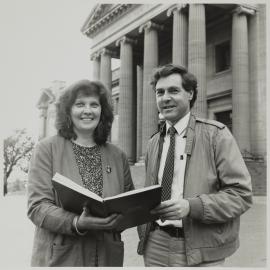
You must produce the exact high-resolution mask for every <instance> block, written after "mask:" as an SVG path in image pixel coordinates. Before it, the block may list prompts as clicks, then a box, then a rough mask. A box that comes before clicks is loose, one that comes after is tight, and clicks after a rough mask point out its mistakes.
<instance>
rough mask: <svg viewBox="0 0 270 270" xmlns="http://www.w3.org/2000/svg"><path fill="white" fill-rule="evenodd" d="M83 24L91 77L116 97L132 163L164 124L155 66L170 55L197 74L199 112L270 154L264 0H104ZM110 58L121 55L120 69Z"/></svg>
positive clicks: (258, 152)
mask: <svg viewBox="0 0 270 270" xmlns="http://www.w3.org/2000/svg"><path fill="white" fill-rule="evenodd" d="M81 31H82V32H83V34H85V35H87V36H88V37H89V38H90V39H91V42H92V47H91V60H92V61H93V62H92V63H93V74H92V79H98V80H101V81H102V82H103V83H104V84H105V85H106V86H107V87H108V89H110V90H111V91H112V97H113V101H114V104H115V105H117V106H115V115H116V121H115V124H114V127H113V131H112V141H113V142H116V143H117V144H118V145H119V146H120V147H121V148H122V149H123V150H124V151H125V152H126V153H127V156H128V158H129V160H130V162H131V163H134V162H138V161H140V160H143V157H144V154H145V151H146V146H147V141H148V139H149V138H150V136H151V135H152V134H153V133H155V132H156V131H157V130H158V123H159V114H158V111H157V109H156V104H155V95H154V92H153V90H152V87H151V85H150V79H151V75H152V71H153V69H154V68H156V67H158V66H159V65H163V64H166V63H170V62H172V63H176V64H180V65H183V66H185V67H187V68H188V69H189V71H191V72H192V73H194V74H195V75H196V77H197V78H198V97H197V101H196V103H195V108H194V109H193V110H194V112H195V113H196V114H197V115H198V116H200V117H207V118H210V119H216V120H218V121H221V122H223V123H225V124H226V125H227V126H228V127H229V128H230V129H231V131H232V133H233V134H234V136H235V138H236V140H237V143H238V145H239V147H240V149H241V152H242V154H243V156H244V157H245V158H251V159H264V160H265V158H266V57H265V56H266V7H265V5H264V4H260V5H246V4H243V5H238V4H170V5H164V4H100V5H97V6H95V8H94V9H93V10H92V12H91V13H90V15H89V17H88V18H87V20H86V22H85V24H84V25H83V27H82V29H81ZM112 58H117V59H119V60H120V68H119V69H118V70H115V71H114V72H112V70H111V60H112ZM118 78H119V79H118Z"/></svg>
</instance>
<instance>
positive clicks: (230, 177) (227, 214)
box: [189, 128, 252, 223]
mask: <svg viewBox="0 0 270 270" xmlns="http://www.w3.org/2000/svg"><path fill="white" fill-rule="evenodd" d="M213 144H214V145H213V147H214V153H215V165H216V171H217V178H218V183H217V185H218V186H219V188H218V192H217V193H212V194H201V195H199V196H198V197H196V198H192V199H189V202H190V217H192V218H195V219H199V220H201V221H202V222H204V223H222V222H227V221H229V220H231V219H234V218H236V217H239V216H240V215H241V214H243V213H244V212H245V211H246V210H248V209H249V208H250V206H251V204H252V188H251V178H250V174H249V172H248V170H247V167H246V165H245V163H244V160H243V158H242V155H241V152H240V150H239V148H238V146H237V143H236V141H235V139H234V138H233V136H232V135H231V133H230V131H229V130H228V129H227V128H223V129H218V131H217V134H216V136H215V139H214V142H213Z"/></svg>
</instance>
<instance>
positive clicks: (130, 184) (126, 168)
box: [122, 152, 134, 192]
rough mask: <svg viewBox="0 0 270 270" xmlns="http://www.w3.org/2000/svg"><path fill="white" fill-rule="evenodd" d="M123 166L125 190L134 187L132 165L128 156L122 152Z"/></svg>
mask: <svg viewBox="0 0 270 270" xmlns="http://www.w3.org/2000/svg"><path fill="white" fill-rule="evenodd" d="M122 160H123V168H124V181H125V192H126V191H129V190H133V189H134V185H133V181H132V177H131V173H130V167H129V163H128V159H127V156H126V155H125V154H124V153H123V152H122Z"/></svg>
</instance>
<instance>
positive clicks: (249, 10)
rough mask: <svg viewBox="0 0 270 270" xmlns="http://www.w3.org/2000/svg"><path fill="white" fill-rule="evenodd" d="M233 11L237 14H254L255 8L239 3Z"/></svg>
mask: <svg viewBox="0 0 270 270" xmlns="http://www.w3.org/2000/svg"><path fill="white" fill-rule="evenodd" d="M233 13H236V14H238V15H240V14H245V15H255V13H256V8H254V7H251V6H247V5H239V6H237V7H236V8H235V9H234V10H233Z"/></svg>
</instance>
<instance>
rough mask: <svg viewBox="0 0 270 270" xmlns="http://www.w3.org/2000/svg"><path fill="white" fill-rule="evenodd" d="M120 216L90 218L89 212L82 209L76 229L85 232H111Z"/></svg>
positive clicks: (118, 221) (120, 218)
mask: <svg viewBox="0 0 270 270" xmlns="http://www.w3.org/2000/svg"><path fill="white" fill-rule="evenodd" d="M122 218H123V216H122V215H121V214H112V215H110V216H108V217H106V218H100V217H95V216H92V215H91V214H90V213H89V210H88V209H87V208H86V207H84V209H83V212H82V214H81V215H80V217H79V219H78V222H77V228H78V230H79V231H86V230H113V229H115V228H116V227H117V225H118V224H119V223H120V221H121V220H122Z"/></svg>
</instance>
